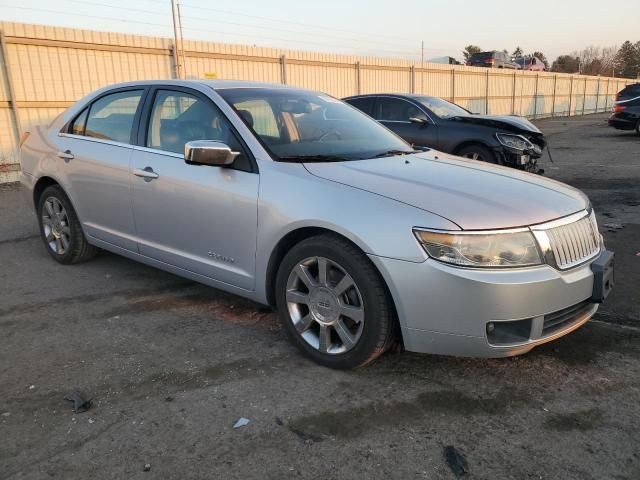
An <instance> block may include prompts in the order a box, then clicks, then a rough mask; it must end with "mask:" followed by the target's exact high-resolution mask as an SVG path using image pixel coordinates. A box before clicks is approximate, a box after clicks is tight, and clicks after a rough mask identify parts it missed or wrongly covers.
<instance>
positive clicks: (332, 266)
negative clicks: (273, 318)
mask: <svg viewBox="0 0 640 480" xmlns="http://www.w3.org/2000/svg"><path fill="white" fill-rule="evenodd" d="M286 301H287V308H288V310H289V319H290V320H291V322H292V323H293V325H294V327H295V329H296V331H297V332H298V334H299V335H300V336H301V337H302V338H303V339H304V340H305V341H306V342H307V343H308V344H309V345H311V346H312V347H313V348H315V349H316V350H318V351H320V352H321V353H328V354H332V355H335V354H339V353H345V352H347V351H349V350H351V349H352V348H353V347H354V346H355V345H356V344H357V343H358V340H359V339H360V336H361V335H362V330H363V327H364V320H365V316H364V304H363V302H362V295H360V291H359V290H358V287H357V285H356V284H355V281H354V280H353V278H351V276H350V275H349V274H348V273H347V272H346V271H345V270H344V268H342V267H341V266H340V265H338V264H337V263H336V262H334V261H332V260H329V259H328V258H325V257H309V258H306V259H304V260H303V261H301V262H300V263H298V264H297V265H296V266H295V267H294V268H293V270H292V271H291V273H290V274H289V278H288V280H287V297H286Z"/></svg>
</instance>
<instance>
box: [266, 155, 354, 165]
mask: <svg viewBox="0 0 640 480" xmlns="http://www.w3.org/2000/svg"><path fill="white" fill-rule="evenodd" d="M278 160H279V161H281V162H303V163H304V162H346V161H349V160H351V159H350V158H346V157H340V156H338V155H291V156H287V157H278Z"/></svg>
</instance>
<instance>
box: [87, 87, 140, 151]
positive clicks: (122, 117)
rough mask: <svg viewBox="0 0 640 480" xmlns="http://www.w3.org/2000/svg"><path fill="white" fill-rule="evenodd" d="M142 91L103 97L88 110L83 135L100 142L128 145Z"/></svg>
mask: <svg viewBox="0 0 640 480" xmlns="http://www.w3.org/2000/svg"><path fill="white" fill-rule="evenodd" d="M141 98H142V90H132V91H127V92H118V93H112V94H109V95H105V96H104V97H102V98H100V99H98V100H96V101H95V102H94V103H92V104H91V107H90V108H89V115H88V117H87V122H86V127H85V130H84V135H85V136H87V137H92V138H99V139H101V140H112V141H114V142H122V143H130V142H131V132H132V130H133V120H134V118H135V115H136V111H137V109H138V105H139V104H140V99H141Z"/></svg>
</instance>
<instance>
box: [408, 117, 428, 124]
mask: <svg viewBox="0 0 640 480" xmlns="http://www.w3.org/2000/svg"><path fill="white" fill-rule="evenodd" d="M409 121H410V122H411V123H417V124H418V125H428V123H427V119H426V118H421V117H410V118H409Z"/></svg>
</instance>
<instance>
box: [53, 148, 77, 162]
mask: <svg viewBox="0 0 640 480" xmlns="http://www.w3.org/2000/svg"><path fill="white" fill-rule="evenodd" d="M56 155H57V157H58V158H61V159H63V160H64V161H65V162H68V161H69V160H73V159H74V158H75V157H74V156H73V153H71V150H65V151H64V152H58V153H56Z"/></svg>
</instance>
